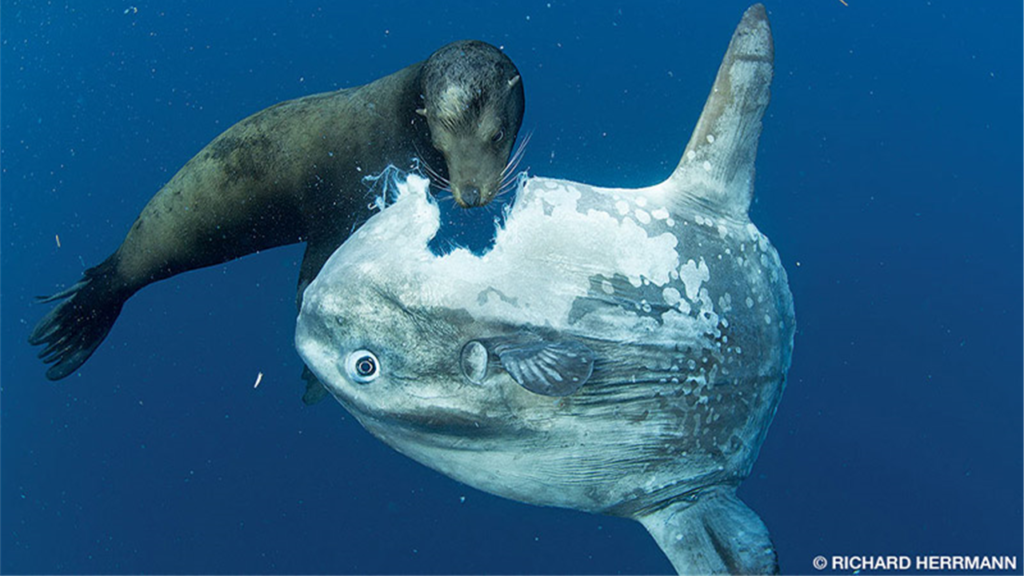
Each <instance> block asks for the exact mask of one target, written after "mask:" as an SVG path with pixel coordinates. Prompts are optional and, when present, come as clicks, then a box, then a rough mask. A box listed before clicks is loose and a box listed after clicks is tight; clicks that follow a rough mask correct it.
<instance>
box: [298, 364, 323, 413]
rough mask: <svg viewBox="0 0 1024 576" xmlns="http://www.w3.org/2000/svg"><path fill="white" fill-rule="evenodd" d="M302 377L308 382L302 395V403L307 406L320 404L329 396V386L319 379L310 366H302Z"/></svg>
mask: <svg viewBox="0 0 1024 576" xmlns="http://www.w3.org/2000/svg"><path fill="white" fill-rule="evenodd" d="M302 379H303V380H304V381H305V382H306V392H305V393H304V394H303V395H302V403H303V404H305V405H306V406H312V405H314V404H319V403H320V401H321V400H323V399H324V398H326V397H327V387H326V386H324V385H323V383H322V382H320V380H318V379H317V377H316V375H315V374H313V371H312V370H310V369H309V366H303V367H302Z"/></svg>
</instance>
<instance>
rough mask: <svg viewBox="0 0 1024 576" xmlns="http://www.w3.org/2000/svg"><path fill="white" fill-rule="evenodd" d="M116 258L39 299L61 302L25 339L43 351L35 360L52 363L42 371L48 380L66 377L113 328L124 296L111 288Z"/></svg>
mask: <svg viewBox="0 0 1024 576" xmlns="http://www.w3.org/2000/svg"><path fill="white" fill-rule="evenodd" d="M116 262H117V260H116V258H115V257H114V256H111V257H110V258H107V259H106V260H104V261H103V263H102V264H100V265H98V266H95V267H93V268H89V269H88V270H86V271H85V273H84V274H83V277H82V279H81V280H79V281H78V282H77V283H76V284H74V285H73V286H71V287H70V288H68V289H66V290H62V291H60V292H58V293H56V294H54V295H52V296H48V297H42V298H40V299H39V301H40V302H43V303H47V302H54V301H57V300H64V301H63V302H61V303H60V304H58V305H57V306H56V307H55V308H54V309H53V310H50V312H49V313H47V314H46V316H43V318H42V319H41V320H40V321H39V323H38V324H36V327H35V329H34V330H32V334H31V335H30V336H29V337H28V341H29V343H30V344H32V345H34V346H39V345H42V344H46V345H47V346H46V348H44V349H43V351H42V352H40V353H39V358H41V359H42V360H43V362H45V363H47V364H53V366H51V367H50V368H49V370H47V371H46V377H47V378H49V379H50V380H60V379H61V378H65V377H67V376H69V375H70V374H71V373H72V372H74V371H75V370H78V368H79V367H80V366H81V365H82V364H83V363H85V361H86V360H88V359H89V357H90V356H92V353H93V352H95V351H96V348H97V347H98V346H99V345H100V343H101V342H103V339H104V338H106V337H107V334H108V333H109V332H110V328H111V327H112V326H113V325H114V322H115V321H116V320H117V317H118V315H119V314H120V313H121V307H122V306H124V302H125V300H127V298H128V296H126V295H125V294H124V293H123V292H122V291H119V290H116V289H115V288H114V283H113V281H112V279H113V277H114V275H115V274H116Z"/></svg>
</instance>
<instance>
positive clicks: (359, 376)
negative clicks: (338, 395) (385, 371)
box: [345, 350, 380, 384]
mask: <svg viewBox="0 0 1024 576" xmlns="http://www.w3.org/2000/svg"><path fill="white" fill-rule="evenodd" d="M345 371H346V372H348V377H349V378H351V379H352V380H354V381H356V382H358V383H360V384H368V383H370V382H372V381H374V380H376V379H377V376H380V361H379V360H377V356H375V355H374V353H373V352H370V351H369V350H356V351H355V352H353V353H351V354H349V355H348V359H346V360H345Z"/></svg>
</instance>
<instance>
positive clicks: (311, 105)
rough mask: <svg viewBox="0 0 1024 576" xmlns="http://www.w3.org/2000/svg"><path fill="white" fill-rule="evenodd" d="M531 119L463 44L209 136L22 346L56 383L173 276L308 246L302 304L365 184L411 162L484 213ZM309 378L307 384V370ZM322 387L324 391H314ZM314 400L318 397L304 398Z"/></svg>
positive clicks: (490, 53)
mask: <svg viewBox="0 0 1024 576" xmlns="http://www.w3.org/2000/svg"><path fill="white" fill-rule="evenodd" d="M524 109H525V97H524V92H523V82H522V79H521V76H520V75H519V71H518V70H517V69H516V67H515V65H514V64H513V63H512V61H511V60H510V59H509V58H508V57H507V56H506V55H505V54H503V53H502V52H501V51H500V50H498V49H497V48H495V47H494V46H491V45H489V44H487V43H484V42H479V41H473V40H469V41H460V42H455V43H452V44H448V45H446V46H444V47H442V48H440V49H439V50H437V51H436V52H434V53H433V54H432V55H431V56H430V57H429V58H428V59H427V60H425V61H423V62H419V63H417V64H413V65H411V66H408V67H406V68H404V69H402V70H399V71H398V72H395V73H394V74H391V75H390V76H385V77H383V78H381V79H379V80H377V81H375V82H372V83H370V84H366V85H364V86H359V87H356V88H349V89H343V90H338V91H335V92H327V93H323V94H314V95H311V96H306V97H304V98H299V99H297V100H289V101H286V102H282V103H280V104H277V105H275V106H271V107H270V108H267V109H266V110H263V111H261V112H258V113H256V114H254V115H252V116H250V117H248V118H246V119H244V120H242V121H241V122H239V123H237V124H235V125H234V126H232V127H231V128H229V129H228V130H227V131H225V132H224V133H223V134H221V135H220V136H218V137H217V138H215V139H214V140H213V141H212V142H210V143H209V144H208V145H207V146H206V147H205V148H203V149H202V150H201V151H200V152H199V154H197V155H196V156H195V157H194V158H192V159H191V160H189V161H188V163H187V164H185V166H184V167H183V168H182V169H181V170H179V171H178V173H177V174H175V175H174V177H173V178H171V180H170V182H168V183H167V184H166V185H165V186H164V187H163V188H161V189H160V191H158V192H157V193H156V195H155V196H153V198H152V199H151V200H150V201H149V203H148V204H146V206H145V208H143V210H142V213H141V214H140V215H139V217H138V218H137V219H136V220H135V223H134V224H133V225H132V227H131V229H130V230H129V231H128V235H127V237H126V238H125V239H124V242H122V244H121V246H120V247H119V248H118V249H117V250H116V251H115V252H114V253H113V254H112V255H111V256H110V257H109V258H107V259H106V260H104V261H103V262H102V263H101V264H99V265H98V266H95V267H92V268H89V269H88V270H86V271H85V273H84V275H83V277H82V279H81V280H79V281H78V282H77V283H76V284H74V285H73V286H71V287H70V288H67V289H66V290H63V291H60V292H58V293H56V294H54V295H52V296H49V297H46V298H42V299H41V300H42V301H43V302H55V301H59V300H63V301H62V302H61V303H60V304H58V305H57V306H56V307H55V308H53V309H52V310H50V312H49V313H48V314H46V316H44V317H43V318H42V319H41V320H40V321H39V323H38V324H37V325H36V327H35V329H34V330H33V331H32V334H31V335H30V336H29V342H30V343H31V344H33V345H46V348H44V349H43V350H42V352H41V353H40V354H39V357H40V358H41V359H42V360H43V362H45V363H47V364H52V366H51V367H50V368H49V369H48V370H47V372H46V376H47V378H49V379H51V380H59V379H61V378H64V377H66V376H68V375H69V374H71V373H72V372H74V371H75V370H77V369H78V368H79V367H80V366H81V365H82V364H83V363H84V362H85V361H86V360H87V359H88V358H89V356H91V355H92V353H93V352H94V351H95V350H96V348H97V347H98V346H99V344H100V343H101V342H102V341H103V339H104V338H105V337H106V336H107V333H108V332H109V331H110V328H111V327H112V326H113V324H114V322H115V321H116V320H117V316H118V314H119V313H120V312H121V307H122V306H123V305H124V303H125V301H127V300H128V298H130V297H131V296H132V295H133V294H135V293H136V292H137V291H139V290H140V289H142V288H143V287H145V286H147V285H149V284H152V283H153V282H157V281H159V280H163V279H165V278H168V277H170V276H174V275H176V274H180V273H182V272H187V271H189V270H195V269H196V268H203V267H205V266H212V265H215V264H220V263H223V262H226V261H229V260H233V259H235V258H239V257H241V256H245V255H247V254H252V253H254V252H257V251H260V250H266V249H268V248H273V247H276V246H283V245H285V244H293V243H297V242H306V252H305V256H304V258H303V262H302V267H301V270H300V272H299V291H298V297H297V300H298V302H299V304H301V299H302V292H303V290H304V289H305V287H306V286H307V285H308V284H309V283H310V282H311V281H312V280H313V278H314V277H315V276H316V274H317V272H319V271H320V268H321V266H323V264H324V262H325V261H326V260H327V258H328V257H329V256H330V255H331V253H332V252H334V249H335V248H337V247H338V246H340V245H341V243H342V242H343V241H344V240H345V238H347V237H348V236H349V234H350V233H351V231H352V230H353V229H355V228H356V226H357V225H358V224H360V223H362V222H363V221H365V220H366V219H367V218H368V217H369V216H370V214H371V212H372V210H373V206H372V204H371V203H370V202H369V199H368V192H367V186H366V185H365V184H364V182H363V179H364V177H366V176H367V175H371V174H376V173H381V172H382V171H384V170H385V169H386V168H387V167H388V166H389V165H392V164H393V165H398V166H406V165H408V164H409V163H410V162H415V161H416V160H417V159H418V160H419V161H420V162H421V163H422V164H423V165H424V166H425V167H426V168H427V170H428V171H429V172H430V173H431V175H432V177H433V178H434V179H435V181H436V182H437V183H438V184H439V185H440V186H443V187H449V188H450V189H451V192H452V195H453V197H454V199H455V201H456V202H457V203H458V204H459V205H461V206H462V207H473V206H482V205H485V204H487V203H488V202H490V201H491V200H492V199H493V198H494V197H495V195H496V194H497V193H498V192H499V190H500V189H501V187H502V184H503V183H509V182H510V181H511V180H512V179H513V178H512V174H511V172H512V171H513V165H514V162H510V157H511V154H512V148H513V144H514V142H515V140H516V135H517V134H518V132H519V126H520V124H521V123H522V118H523V112H524ZM306 376H307V380H309V377H311V375H310V373H308V371H307V374H306ZM317 390H319V388H317ZM310 394H312V397H308V398H307V400H316V399H318V398H317V396H318V395H317V393H316V390H312V389H308V390H307V396H310Z"/></svg>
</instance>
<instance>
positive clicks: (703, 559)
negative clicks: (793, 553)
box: [638, 487, 779, 574]
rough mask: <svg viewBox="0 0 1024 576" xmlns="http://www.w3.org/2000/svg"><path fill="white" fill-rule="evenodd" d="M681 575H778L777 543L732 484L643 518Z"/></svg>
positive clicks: (645, 525)
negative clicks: (742, 500) (737, 495)
mask: <svg viewBox="0 0 1024 576" xmlns="http://www.w3.org/2000/svg"><path fill="white" fill-rule="evenodd" d="M638 520H640V522H641V523H642V524H643V525H644V527H645V528H647V531H648V532H650V533H651V536H653V537H654V539H655V541H657V542H658V546H660V547H661V550H662V551H663V552H664V553H665V555H666V556H668V559H669V560H671V561H672V566H673V567H675V569H676V572H678V573H680V574H778V573H779V562H778V558H777V556H776V555H775V546H774V545H773V544H772V541H771V538H770V537H769V536H768V529H767V528H765V525H764V523H763V522H761V519H760V518H759V517H758V516H757V514H756V513H755V512H754V511H753V510H751V509H750V508H748V507H747V505H746V504H744V503H743V502H741V501H740V499H739V498H737V497H736V492H735V490H734V489H733V488H731V487H728V488H727V487H721V488H716V489H714V490H712V491H709V492H705V493H703V494H701V495H700V496H699V497H698V498H697V500H696V501H690V500H677V501H675V502H672V503H670V504H669V505H668V506H666V507H664V508H661V509H659V510H656V511H654V512H651V513H650V514H647V515H645V516H641V517H639V518H638Z"/></svg>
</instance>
